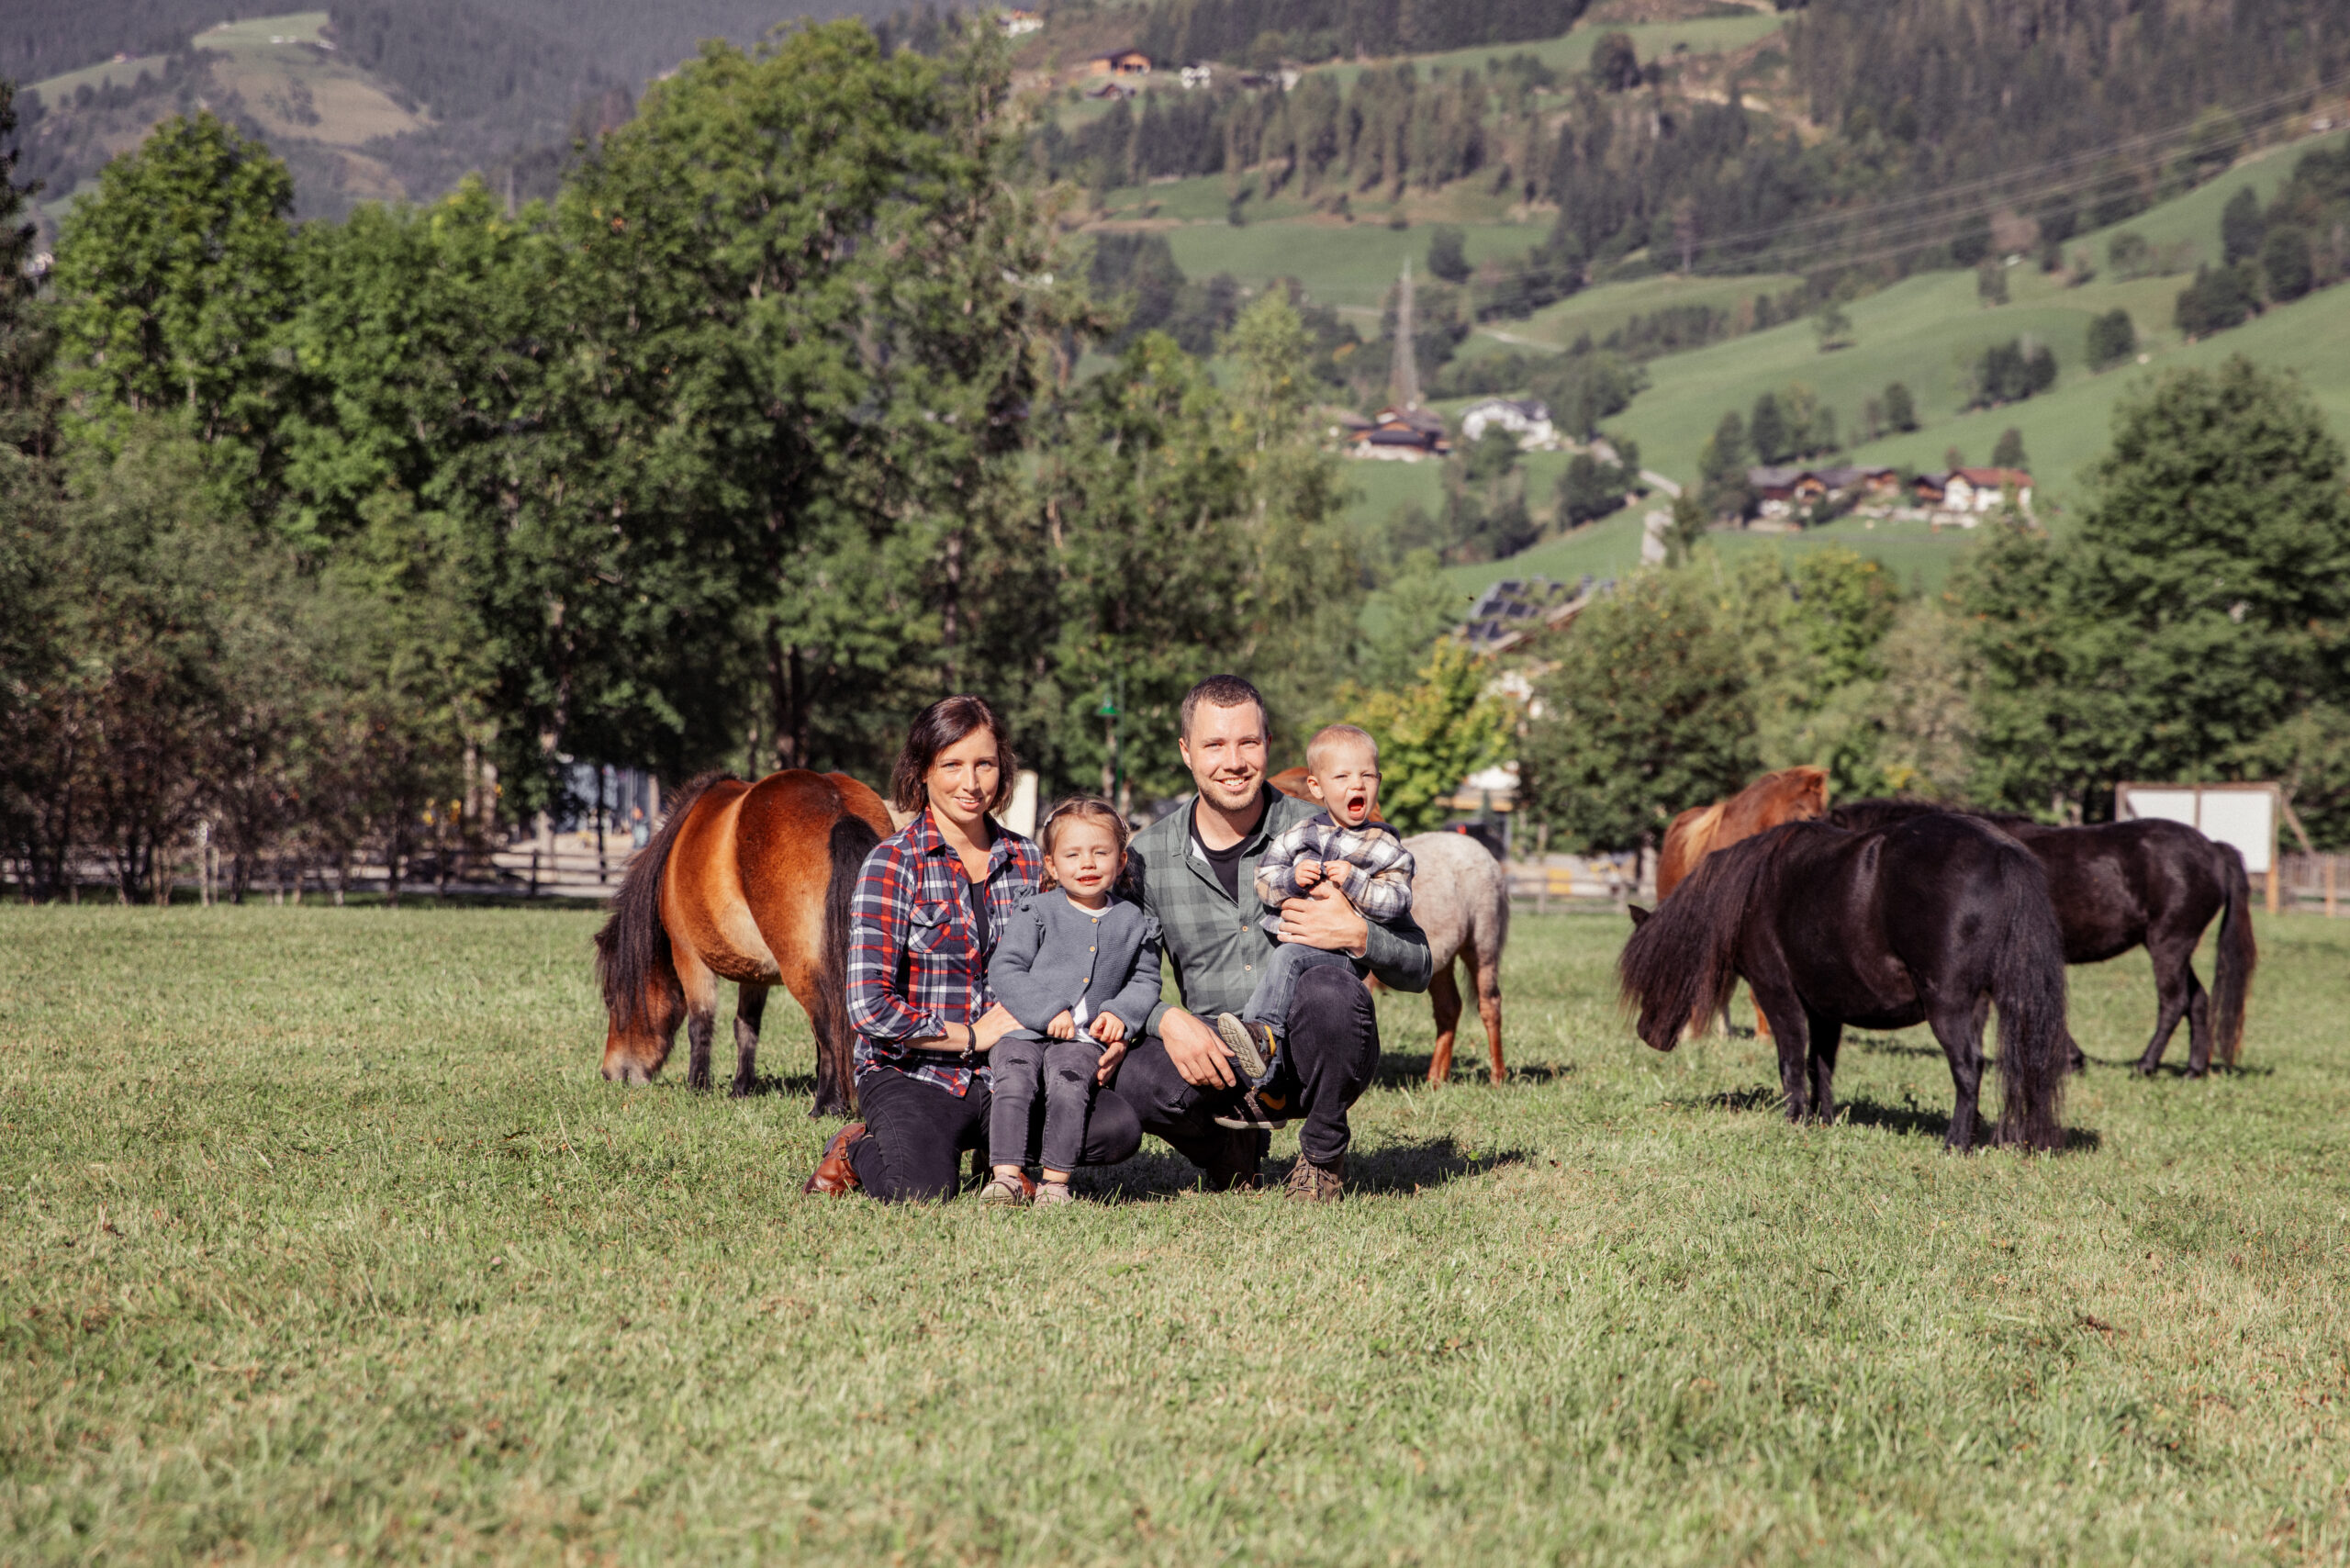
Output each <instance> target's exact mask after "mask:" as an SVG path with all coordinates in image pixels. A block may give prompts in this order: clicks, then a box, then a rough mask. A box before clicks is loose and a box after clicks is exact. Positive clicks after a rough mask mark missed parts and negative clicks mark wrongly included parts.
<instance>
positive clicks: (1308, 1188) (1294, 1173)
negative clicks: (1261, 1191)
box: [1282, 1154, 1347, 1204]
mask: <svg viewBox="0 0 2350 1568" xmlns="http://www.w3.org/2000/svg"><path fill="white" fill-rule="evenodd" d="M1282 1195H1283V1196H1285V1197H1291V1198H1295V1199H1296V1200H1297V1201H1298V1202H1299V1203H1302V1204H1335V1203H1337V1201H1338V1200H1339V1199H1340V1198H1343V1197H1345V1196H1346V1195H1347V1157H1346V1156H1345V1155H1343V1154H1342V1155H1340V1156H1338V1158H1337V1159H1336V1160H1333V1161H1332V1162H1331V1163H1330V1164H1328V1165H1316V1164H1315V1163H1314V1161H1312V1160H1310V1159H1306V1158H1305V1156H1304V1155H1302V1154H1301V1155H1299V1156H1298V1157H1297V1163H1296V1164H1295V1165H1292V1166H1291V1167H1290V1171H1289V1185H1288V1186H1287V1187H1286V1188H1285V1189H1284V1191H1283V1194H1282Z"/></svg>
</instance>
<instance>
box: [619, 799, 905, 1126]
mask: <svg viewBox="0 0 2350 1568" xmlns="http://www.w3.org/2000/svg"><path fill="white" fill-rule="evenodd" d="M889 833H890V813H889V812H888V811H887V810H885V809H884V808H883V806H882V804H881V797H880V796H878V795H877V794H875V793H874V792H873V791H872V790H868V789H867V788H866V787H865V786H864V785H862V784H860V783H858V782H857V781H856V779H854V778H849V777H848V776H847V775H845V774H842V773H811V772H809V771H808V770H807V769H805V768H798V767H795V768H789V769H787V770H786V771H784V772H781V773H770V774H769V775H767V777H766V778H762V779H760V780H759V781H758V782H757V783H756V784H745V783H744V782H743V781H742V780H741V779H739V778H722V777H719V776H717V775H705V776H704V777H702V778H697V779H695V780H694V781H693V782H692V783H690V784H688V785H687V786H686V787H685V789H684V790H683V791H681V792H680V793H679V794H678V796H677V799H676V801H673V802H672V803H671V804H670V807H669V812H668V815H667V816H666V819H665V820H664V821H663V822H662V823H661V831H660V832H658V833H656V834H654V835H653V840H652V842H651V843H650V844H648V845H646V846H645V847H644V850H643V853H642V854H640V855H638V856H637V857H636V858H635V859H634V860H633V861H632V862H631V863H630V865H629V868H628V875H627V877H626V878H624V879H622V880H621V888H620V892H619V893H618V894H617V895H616V896H615V897H614V898H613V900H612V915H611V918H610V920H608V921H606V922H605V923H604V928H603V929H602V930H601V931H599V932H598V933H597V934H596V972H597V975H598V977H599V979H600V980H602V981H603V986H604V1008H605V1011H606V1012H607V1013H608V1014H610V1028H609V1030H608V1032H607V1033H606V1035H605V1036H604V1076H605V1077H606V1078H609V1079H614V1080H618V1081H622V1082H626V1083H643V1082H646V1081H649V1080H650V1079H651V1078H652V1077H653V1075H654V1074H655V1073H657V1072H659V1071H660V1070H661V1065H662V1063H664V1062H666V1060H668V1058H669V1051H670V1048H671V1047H672V1046H673V1045H674V1044H675V1042H676V1039H677V1025H678V1024H679V1023H680V1022H682V1023H684V1024H685V1025H686V1038H687V1042H688V1046H689V1047H690V1055H689V1056H688V1063H687V1068H686V1084H687V1087H688V1088H691V1089H703V1090H706V1089H708V1088H709V1087H710V1042H711V1034H712V1033H713V1032H714V1031H715V1029H716V1027H717V1022H718V982H719V981H721V980H733V981H734V982H735V984H736V985H737V986H738V987H740V988H741V989H740V990H739V991H738V992H737V993H736V994H737V1000H736V1002H735V1007H734V1085H733V1092H734V1093H735V1094H738V1095H740V1094H748V1093H749V1092H751V1089H752V1085H753V1083H754V1078H753V1074H752V1062H753V1058H755V1056H756V1054H757V1052H758V1047H759V1015H760V1014H762V1013H763V1012H765V1011H766V1009H767V989H768V988H769V987H770V986H772V985H774V984H775V983H776V982H777V981H778V980H780V981H781V982H782V983H784V984H785V985H788V986H789V987H790V988H791V994H792V995H793V996H795V997H797V998H798V999H799V1002H800V1006H802V1007H804V1008H806V1009H807V1010H808V1021H809V1023H810V1024H811V1025H813V1026H814V1028H815V1033H816V1103H815V1107H814V1109H813V1110H811V1112H810V1114H811V1115H818V1116H823V1115H846V1114H848V1113H849V1111H850V1110H851V1109H852V1108H853V1106H854V1104H855V1103H856V1084H855V1082H854V1074H853V1072H852V1070H851V1067H850V1044H851V1042H850V1038H849V1025H848V919H849V900H850V898H851V896H852V895H853V894H854V893H855V892H856V878H857V872H858V870H859V869H860V868H862V867H863V866H864V864H865V857H866V855H867V852H868V851H870V850H871V849H872V848H873V846H875V845H876V844H878V843H879V842H880V841H881V839H882V838H883V837H884V836H885V835H886V834H889Z"/></svg>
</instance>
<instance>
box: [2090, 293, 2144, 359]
mask: <svg viewBox="0 0 2350 1568" xmlns="http://www.w3.org/2000/svg"><path fill="white" fill-rule="evenodd" d="M2137 352H2138V329H2137V326H2136V324H2135V323H2133V322H2132V320H2131V319H2130V312H2129V311H2127V310H2125V309H2123V308H2121V306H2119V305H2117V306H2115V307H2114V308H2112V309H2110V310H2109V311H2107V312H2106V313H2105V314H2104V315H2102V316H2093V317H2091V318H2090V319H2089V335H2088V350H2087V357H2088V362H2089V368H2090V369H2091V370H2104V369H2106V368H2107V367H2109V366H2110V365H2115V364H2120V363H2121V362H2122V361H2123V360H2126V359H2128V358H2130V357H2131V356H2132V354H2135V353H2137Z"/></svg>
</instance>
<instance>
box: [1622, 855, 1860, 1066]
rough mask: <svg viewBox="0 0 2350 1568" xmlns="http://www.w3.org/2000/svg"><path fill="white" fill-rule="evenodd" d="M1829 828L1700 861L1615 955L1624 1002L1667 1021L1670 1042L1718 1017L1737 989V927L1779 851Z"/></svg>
mask: <svg viewBox="0 0 2350 1568" xmlns="http://www.w3.org/2000/svg"><path fill="white" fill-rule="evenodd" d="M1833 831H1834V830H1833V829H1830V828H1827V827H1824V826H1822V825H1821V824H1819V823H1810V822H1796V823H1785V824H1784V825H1782V826H1779V827H1774V828H1769V829H1766V830H1764V831H1763V832H1762V833H1758V834H1754V835H1753V836H1752V837H1751V838H1742V839H1740V840H1739V841H1738V842H1737V843H1736V844H1733V845H1730V846H1728V847H1727V848H1723V849H1717V850H1715V851H1714V852H1713V853H1712V854H1710V855H1708V856H1707V857H1705V858H1704V859H1703V860H1701V861H1699V862H1698V863H1697V868H1696V870H1695V871H1693V872H1691V873H1690V875H1689V879H1688V880H1686V881H1684V882H1683V883H1682V884H1681V885H1680V886H1679V887H1677V888H1675V889H1674V890H1673V896H1672V897H1671V898H1669V899H1666V900H1664V901H1663V902H1661V903H1659V904H1658V905H1657V907H1656V913H1653V914H1651V915H1650V916H1649V917H1648V919H1647V920H1646V921H1644V922H1642V923H1641V924H1640V927H1639V929H1638V930H1636V931H1634V932H1633V933H1632V939H1631V940H1630V941H1629V942H1627V943H1626V944H1625V945H1624V951H1623V953H1622V955H1621V956H1619V957H1618V958H1617V960H1616V972H1617V980H1618V981H1619V983H1620V986H1621V994H1622V997H1623V1000H1624V1002H1625V1003H1626V1005H1628V1006H1631V1007H1635V1008H1642V1009H1648V1010H1653V1011H1655V1012H1657V1013H1659V1014H1661V1015H1662V1016H1663V1017H1665V1018H1668V1019H1670V1020H1672V1021H1673V1029H1672V1035H1671V1038H1672V1039H1673V1040H1675V1041H1677V1040H1678V1039H1679V1038H1680V1036H1681V1033H1682V1031H1683V1030H1684V1029H1686V1028H1688V1027H1689V1026H1690V1025H1692V1024H1695V1023H1698V1022H1701V1021H1703V1020H1705V1019H1707V1018H1710V1017H1712V1016H1713V1015H1714V1014H1717V1013H1718V1012H1720V1011H1721V1009H1722V1007H1723V1005H1724V1004H1725V1003H1727V1002H1729V997H1730V992H1731V991H1734V990H1736V989H1737V986H1738V969H1737V967H1736V960H1737V956H1738V936H1739V931H1740V927H1741V926H1742V925H1743V924H1745V920H1746V916H1747V914H1748V913H1749V912H1750V911H1751V909H1752V907H1753V905H1754V902H1755V894H1756V892H1757V890H1758V888H1759V885H1760V884H1761V883H1762V879H1763V878H1764V877H1765V876H1766V875H1767V874H1768V873H1769V871H1770V869H1771V865H1772V862H1773V860H1774V858H1775V857H1776V856H1777V854H1778V850H1779V846H1781V845H1782V844H1784V843H1785V842H1786V840H1787V838H1788V836H1789V835H1790V834H1798V833H1825V832H1833ZM1663 1048H1664V1049H1667V1050H1670V1049H1671V1048H1672V1047H1671V1046H1670V1045H1667V1046H1665V1047H1663Z"/></svg>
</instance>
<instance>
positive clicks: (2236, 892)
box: [2211, 844, 2260, 1067]
mask: <svg viewBox="0 0 2350 1568" xmlns="http://www.w3.org/2000/svg"><path fill="white" fill-rule="evenodd" d="M2211 852H2212V854H2214V855H2216V856H2217V857H2219V860H2220V880H2221V883H2222V884H2224V885H2225V887H2226V888H2227V905H2226V908H2225V910H2224V911H2223V913H2221V926H2220V955H2219V960H2218V962H2217V963H2216V964H2215V965H2214V966H2213V967H2212V971H2211V1047H2212V1049H2211V1054H2212V1055H2213V1056H2215V1057H2217V1058H2219V1059H2220V1062H2221V1065H2222V1066H2225V1067H2233V1066H2235V1064H2236V1055H2237V1053H2238V1052H2239V1051H2241V1050H2243V1048H2244V1004H2245V1003H2246V1002H2250V1001H2251V1000H2252V971H2253V969H2255V967H2256V966H2257V965H2258V964H2259V962H2260V946H2259V944H2258V943H2257V942H2256V941H2255V939H2254V937H2253V934H2252V883H2251V880H2250V879H2248V878H2246V877H2245V875H2244V856H2243V855H2242V854H2240V853H2239V852H2238V851H2237V850H2236V848H2235V847H2234V846H2233V845H2226V844H2214V845H2213V846H2211Z"/></svg>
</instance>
